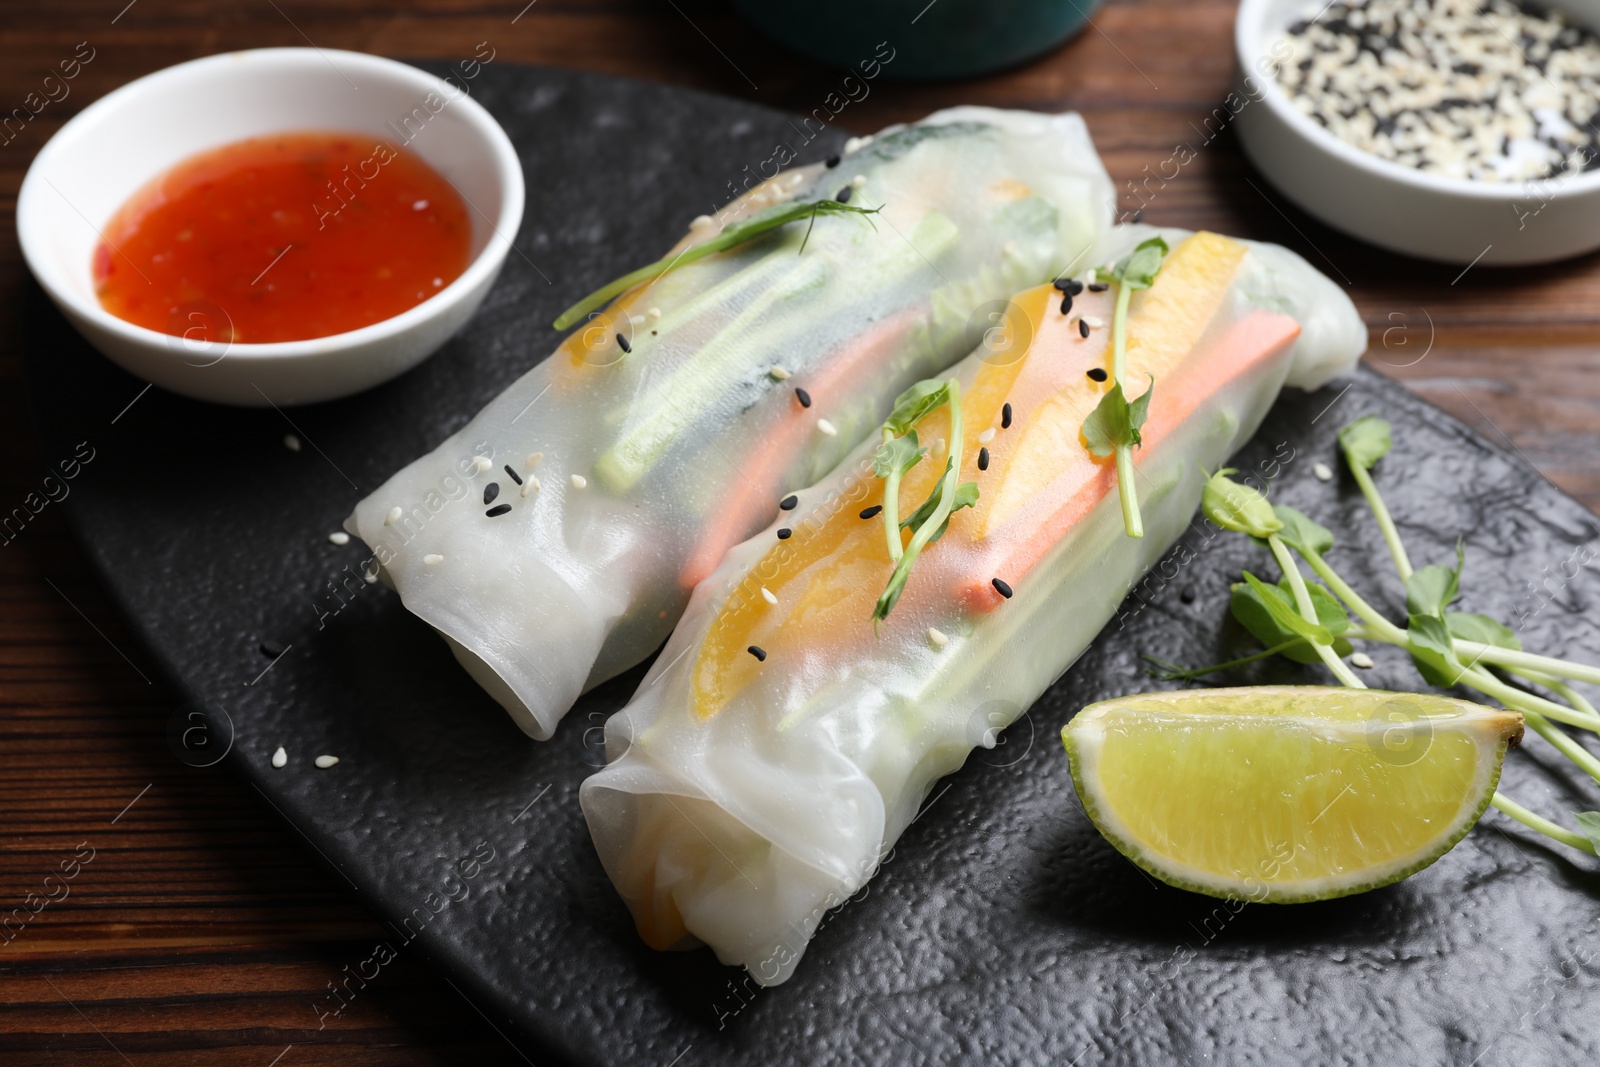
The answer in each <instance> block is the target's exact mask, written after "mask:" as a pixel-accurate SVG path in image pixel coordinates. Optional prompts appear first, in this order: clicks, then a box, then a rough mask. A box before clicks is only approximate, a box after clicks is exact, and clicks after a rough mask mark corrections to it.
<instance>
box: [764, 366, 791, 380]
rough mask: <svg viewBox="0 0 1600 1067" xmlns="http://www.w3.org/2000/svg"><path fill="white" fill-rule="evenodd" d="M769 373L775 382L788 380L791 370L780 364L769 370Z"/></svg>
mask: <svg viewBox="0 0 1600 1067" xmlns="http://www.w3.org/2000/svg"><path fill="white" fill-rule="evenodd" d="M767 374H768V375H769V376H770V377H771V378H772V380H773V381H775V382H782V381H787V380H788V378H789V372H788V371H786V370H784V369H783V368H782V367H779V366H776V365H774V366H773V367H772V368H771V369H770V370H768V371H767Z"/></svg>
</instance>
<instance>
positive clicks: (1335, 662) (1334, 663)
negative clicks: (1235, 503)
mask: <svg viewBox="0 0 1600 1067" xmlns="http://www.w3.org/2000/svg"><path fill="white" fill-rule="evenodd" d="M1267 547H1268V548H1270V549H1272V556H1273V558H1274V559H1276V560H1277V561H1278V567H1279V568H1280V569H1281V570H1282V571H1283V576H1284V577H1285V578H1287V579H1288V580H1289V589H1290V590H1291V591H1292V592H1293V593H1294V602H1295V606H1296V607H1298V608H1299V609H1300V617H1301V618H1302V619H1304V620H1306V622H1309V623H1310V624H1311V625H1313V626H1321V625H1322V620H1321V619H1318V618H1317V608H1316V605H1315V604H1313V603H1312V602H1311V590H1309V589H1307V588H1306V580H1305V576H1304V575H1302V574H1301V573H1300V568H1299V567H1297V566H1295V562H1294V557H1293V556H1291V555H1289V549H1288V548H1287V547H1286V546H1285V545H1284V543H1283V539H1282V538H1280V537H1279V536H1278V535H1277V534H1268V535H1267ZM1311 647H1312V648H1314V649H1316V651H1317V655H1318V656H1319V657H1321V659H1322V662H1323V663H1326V664H1327V665H1328V669H1329V670H1330V671H1332V672H1333V676H1334V677H1335V678H1337V679H1339V681H1341V682H1343V683H1344V684H1345V685H1346V686H1347V687H1349V688H1351V689H1365V688H1366V687H1367V686H1366V683H1365V682H1363V681H1362V680H1361V679H1360V678H1357V677H1356V676H1355V672H1354V671H1352V670H1351V669H1350V667H1349V665H1348V664H1346V663H1345V661H1344V660H1342V659H1340V658H1339V657H1338V655H1337V654H1336V653H1335V652H1334V651H1333V649H1332V648H1330V647H1328V646H1327V645H1319V644H1317V643H1316V642H1315V641H1313V642H1311Z"/></svg>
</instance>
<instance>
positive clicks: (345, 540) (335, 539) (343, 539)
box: [328, 530, 350, 545]
mask: <svg viewBox="0 0 1600 1067" xmlns="http://www.w3.org/2000/svg"><path fill="white" fill-rule="evenodd" d="M328 540H329V541H331V542H332V543H333V544H336V545H348V544H349V543H350V535H349V534H347V533H345V532H344V531H343V530H335V531H333V533H331V534H329V535H328Z"/></svg>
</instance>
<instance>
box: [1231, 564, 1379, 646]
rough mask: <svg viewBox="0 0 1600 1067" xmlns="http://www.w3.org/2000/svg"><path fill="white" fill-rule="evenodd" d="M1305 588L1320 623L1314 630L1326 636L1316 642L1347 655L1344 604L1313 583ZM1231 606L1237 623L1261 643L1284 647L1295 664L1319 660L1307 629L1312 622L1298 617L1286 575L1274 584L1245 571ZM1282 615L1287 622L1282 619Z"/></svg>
mask: <svg viewBox="0 0 1600 1067" xmlns="http://www.w3.org/2000/svg"><path fill="white" fill-rule="evenodd" d="M1252 582H1254V584H1251V583H1252ZM1257 586H1259V587H1260V588H1259V589H1258V588H1257ZM1306 590H1307V592H1309V593H1310V594H1311V606H1312V607H1313V608H1315V609H1316V612H1317V621H1318V623H1320V624H1321V625H1320V626H1318V627H1317V628H1316V629H1317V630H1319V631H1321V632H1322V633H1323V634H1326V635H1327V638H1328V640H1326V641H1320V642H1318V643H1319V644H1326V645H1331V646H1332V647H1333V650H1334V652H1335V654H1337V655H1340V656H1348V655H1349V654H1350V652H1351V647H1350V642H1349V641H1346V640H1345V639H1344V638H1342V637H1340V636H1339V635H1340V634H1342V633H1344V631H1346V630H1348V629H1349V628H1350V616H1349V615H1347V614H1346V613H1345V610H1344V605H1343V604H1340V603H1339V601H1338V600H1337V599H1336V598H1335V597H1334V595H1333V594H1332V593H1330V592H1328V590H1326V589H1324V588H1323V587H1322V586H1320V585H1318V584H1317V583H1316V582H1308V583H1306ZM1230 607H1231V609H1232V611H1233V617H1234V618H1235V619H1237V620H1238V621H1239V624H1240V625H1241V626H1243V627H1244V628H1245V629H1246V630H1249V631H1250V633H1251V635H1252V636H1253V637H1255V639H1256V640H1257V641H1260V642H1261V643H1262V644H1263V645H1265V646H1267V647H1268V648H1277V647H1278V646H1286V647H1284V648H1283V649H1282V653H1283V655H1284V656H1285V657H1287V658H1288V659H1292V660H1294V661H1295V662H1296V663H1315V662H1318V661H1319V658H1320V657H1318V655H1317V652H1316V650H1315V649H1314V648H1312V647H1311V644H1310V642H1311V641H1312V640H1313V635H1308V633H1307V631H1306V628H1307V627H1310V626H1311V624H1310V623H1308V622H1306V620H1305V619H1304V618H1302V617H1301V615H1300V609H1299V607H1298V606H1297V605H1296V604H1295V599H1294V591H1293V590H1292V589H1290V587H1289V581H1288V579H1287V578H1285V579H1284V580H1282V581H1280V582H1279V583H1278V584H1277V585H1268V584H1266V583H1265V582H1263V581H1261V580H1260V579H1257V578H1255V576H1254V575H1251V574H1246V575H1245V581H1243V582H1238V583H1235V584H1234V586H1233V597H1232V601H1231V604H1230ZM1284 618H1288V619H1289V620H1290V621H1289V622H1284V621H1283V619H1284Z"/></svg>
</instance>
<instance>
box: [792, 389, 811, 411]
mask: <svg viewBox="0 0 1600 1067" xmlns="http://www.w3.org/2000/svg"><path fill="white" fill-rule="evenodd" d="M794 398H795V399H796V400H798V401H800V406H801V407H803V408H808V407H810V406H811V394H810V393H808V392H806V391H805V390H804V389H801V388H800V387H799V386H796V387H795V390H794Z"/></svg>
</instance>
